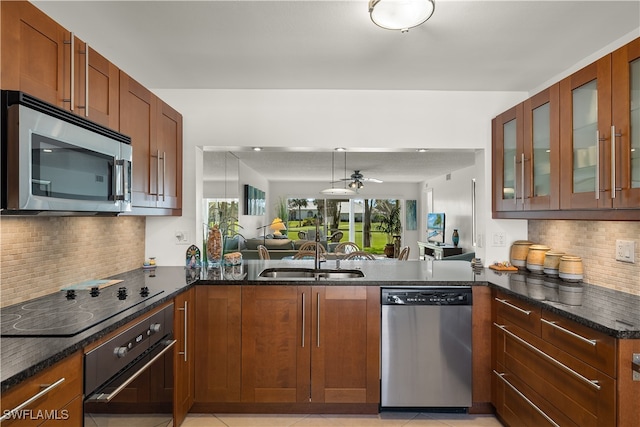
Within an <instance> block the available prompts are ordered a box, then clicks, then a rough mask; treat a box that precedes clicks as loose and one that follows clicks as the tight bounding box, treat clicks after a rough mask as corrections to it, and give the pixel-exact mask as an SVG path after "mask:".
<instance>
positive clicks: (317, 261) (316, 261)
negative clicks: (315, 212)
mask: <svg viewBox="0 0 640 427" xmlns="http://www.w3.org/2000/svg"><path fill="white" fill-rule="evenodd" d="M315 222H316V255H315V258H314V263H313V268H315V269H316V270H320V263H322V262H324V260H321V259H320V221H319V220H318V218H316V221H315Z"/></svg>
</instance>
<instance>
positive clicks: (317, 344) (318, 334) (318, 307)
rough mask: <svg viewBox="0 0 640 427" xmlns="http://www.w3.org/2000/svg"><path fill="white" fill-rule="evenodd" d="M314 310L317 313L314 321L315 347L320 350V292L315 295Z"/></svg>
mask: <svg viewBox="0 0 640 427" xmlns="http://www.w3.org/2000/svg"><path fill="white" fill-rule="evenodd" d="M316 308H317V311H318V313H317V319H316V323H317V326H316V335H317V337H316V347H318V348H320V292H318V294H317V301H316Z"/></svg>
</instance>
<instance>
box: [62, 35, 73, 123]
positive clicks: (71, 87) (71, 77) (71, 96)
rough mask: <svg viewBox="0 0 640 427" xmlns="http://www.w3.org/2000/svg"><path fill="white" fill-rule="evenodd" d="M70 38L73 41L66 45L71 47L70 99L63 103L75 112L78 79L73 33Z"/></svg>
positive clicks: (64, 100)
mask: <svg viewBox="0 0 640 427" xmlns="http://www.w3.org/2000/svg"><path fill="white" fill-rule="evenodd" d="M69 36H70V37H71V40H69V41H68V42H67V41H65V42H64V44H68V45H70V46H71V54H70V55H69V66H70V67H71V69H70V70H69V71H70V72H69V83H70V85H69V99H63V100H62V101H63V102H68V103H69V110H70V111H73V109H74V108H75V101H74V98H75V94H76V91H75V88H74V87H73V84H74V81H75V79H76V75H75V74H76V72H75V69H74V68H75V65H76V61H75V53H76V52H75V49H76V43H75V40H74V35H73V31H70V32H69Z"/></svg>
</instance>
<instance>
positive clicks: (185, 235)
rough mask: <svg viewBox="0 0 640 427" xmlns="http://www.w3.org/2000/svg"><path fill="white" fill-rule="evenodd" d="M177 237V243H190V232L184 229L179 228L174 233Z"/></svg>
mask: <svg viewBox="0 0 640 427" xmlns="http://www.w3.org/2000/svg"><path fill="white" fill-rule="evenodd" d="M174 236H175V237H176V245H188V244H189V232H188V231H184V230H177V231H176V232H175V234H174Z"/></svg>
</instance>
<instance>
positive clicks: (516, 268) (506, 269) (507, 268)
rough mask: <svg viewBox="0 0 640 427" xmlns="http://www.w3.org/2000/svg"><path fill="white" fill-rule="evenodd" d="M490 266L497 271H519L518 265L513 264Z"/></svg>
mask: <svg viewBox="0 0 640 427" xmlns="http://www.w3.org/2000/svg"><path fill="white" fill-rule="evenodd" d="M489 268H490V269H492V270H496V271H518V267H514V266H513V265H511V266H509V267H505V266H504V265H496V264H491V265H490V266H489Z"/></svg>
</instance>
